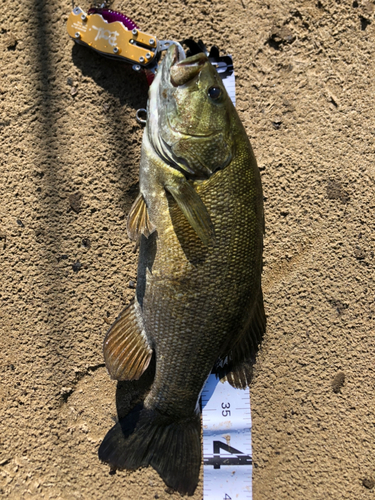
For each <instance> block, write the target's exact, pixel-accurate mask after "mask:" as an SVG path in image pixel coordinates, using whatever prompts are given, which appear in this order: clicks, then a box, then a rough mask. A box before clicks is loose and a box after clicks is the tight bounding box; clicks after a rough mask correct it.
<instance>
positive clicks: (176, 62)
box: [169, 45, 208, 87]
mask: <svg viewBox="0 0 375 500" xmlns="http://www.w3.org/2000/svg"><path fill="white" fill-rule="evenodd" d="M207 62H208V57H207V56H206V54H204V53H203V52H200V53H198V54H195V55H193V56H190V57H187V58H184V57H183V55H182V54H181V51H179V50H178V47H177V46H176V45H174V46H173V48H172V49H171V65H170V68H169V78H170V83H171V84H172V85H173V87H180V86H182V85H186V84H187V83H189V82H191V81H192V80H194V79H195V78H196V77H197V76H198V75H199V73H200V72H201V71H202V69H203V67H204V65H205V64H206V63H207Z"/></svg>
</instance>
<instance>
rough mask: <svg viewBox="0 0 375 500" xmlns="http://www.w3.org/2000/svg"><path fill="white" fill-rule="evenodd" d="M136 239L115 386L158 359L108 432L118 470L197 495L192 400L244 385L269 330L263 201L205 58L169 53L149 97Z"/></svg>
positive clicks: (117, 340)
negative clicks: (215, 387) (219, 380)
mask: <svg viewBox="0 0 375 500" xmlns="http://www.w3.org/2000/svg"><path fill="white" fill-rule="evenodd" d="M127 228H128V234H129V236H130V237H131V238H132V239H134V240H136V241H137V242H139V244H140V251H139V264H138V278H137V289H136V297H135V300H134V302H133V303H132V304H131V305H130V306H128V307H127V308H126V309H125V310H124V311H123V312H122V313H121V314H120V316H119V317H118V318H117V320H116V321H115V323H114V324H113V325H112V327H111V328H110V330H109V332H108V333H107V335H106V338H105V341H104V358H105V362H106V366H107V369H108V371H109V373H110V375H111V377H112V378H113V379H115V380H136V379H139V378H140V377H141V376H142V374H143V373H144V372H145V371H146V370H147V368H148V367H149V364H150V361H151V358H152V357H153V356H154V359H155V363H156V365H155V366H156V367H155V377H154V380H153V383H152V385H151V387H150V390H149V392H148V394H147V396H146V398H145V399H144V401H143V403H142V404H140V405H137V406H136V407H135V408H134V409H133V410H132V411H131V412H130V413H129V414H128V416H126V417H125V418H123V419H121V420H120V421H119V422H118V423H117V424H116V425H115V426H114V427H113V428H112V429H111V430H110V431H109V432H108V434H107V435H106V437H105V438H104V441H103V442H102V444H101V446H100V449H99V458H100V459H101V460H102V461H104V462H107V463H109V464H110V465H111V467H113V468H118V469H124V468H126V469H136V468H138V467H140V466H147V465H152V466H153V467H154V468H155V469H156V470H157V471H158V473H159V474H160V475H161V477H162V478H163V479H164V481H165V482H166V484H167V485H168V486H171V487H172V488H174V489H175V490H178V491H179V492H180V493H182V494H189V495H191V494H193V492H194V490H195V488H196V486H197V483H198V477H199V469H200V465H201V441H200V432H201V431H200V429H201V421H200V412H199V397H200V394H201V391H202V389H203V386H204V384H205V381H206V380H207V377H208V375H209V374H210V372H211V371H212V370H213V369H214V370H216V372H218V373H219V374H220V375H221V376H226V378H227V380H228V381H229V383H230V384H232V385H233V386H234V387H238V388H244V387H246V386H247V385H248V384H249V382H250V378H251V373H252V365H253V363H254V356H255V353H256V351H257V349H258V345H259V343H260V341H261V339H262V335H263V333H264V331H265V324H266V321H265V314H264V307H263V297H262V290H261V270H262V249H263V231H264V218H263V198H262V188H261V180H260V174H259V170H258V167H257V164H256V160H255V157H254V154H253V151H252V148H251V145H250V142H249V139H248V138H247V135H246V132H245V130H244V128H243V126H242V124H241V122H240V120H239V118H238V115H237V112H236V110H235V108H234V106H233V104H232V102H231V100H230V98H229V97H228V95H227V92H226V90H225V87H224V85H223V83H222V81H221V78H220V76H219V75H218V73H217V71H216V70H215V68H214V67H213V66H212V65H211V63H210V62H209V60H208V58H207V57H206V55H204V54H203V53H201V54H197V55H194V56H191V57H188V58H184V56H183V55H182V54H181V52H180V51H179V50H178V48H177V47H176V46H175V45H173V46H171V47H170V48H169V49H168V51H167V54H166V55H165V57H164V59H163V61H162V63H161V65H160V67H159V70H158V73H157V76H156V78H155V80H154V82H153V83H152V85H151V87H150V91H149V102H148V115H147V124H146V128H145V131H144V136H143V143H142V156H141V164H140V194H139V196H138V197H137V199H136V201H135V202H134V204H133V207H132V208H131V210H130V213H129V216H128V224H127Z"/></svg>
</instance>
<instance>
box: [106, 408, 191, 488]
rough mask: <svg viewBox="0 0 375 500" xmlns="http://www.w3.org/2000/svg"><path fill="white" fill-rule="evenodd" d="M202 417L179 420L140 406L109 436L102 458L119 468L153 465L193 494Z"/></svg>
mask: <svg viewBox="0 0 375 500" xmlns="http://www.w3.org/2000/svg"><path fill="white" fill-rule="evenodd" d="M200 426H201V422H200V417H199V415H198V414H194V415H193V416H192V417H191V418H189V419H185V420H180V421H175V420H172V419H171V418H170V417H166V416H164V415H162V414H160V413H158V411H157V410H147V409H145V408H143V406H142V405H138V406H137V407H136V408H134V410H133V411H132V412H131V413H130V414H129V415H128V416H127V417H125V418H123V419H121V420H120V421H119V422H118V423H117V424H116V425H115V426H114V427H112V429H111V430H110V431H109V432H108V433H107V435H106V437H105V438H104V440H103V442H102V444H101V445H100V448H99V458H100V460H102V461H103V462H107V463H108V464H110V465H111V466H112V467H113V468H115V469H137V468H138V467H142V466H147V465H151V466H152V467H153V468H154V469H155V470H156V471H157V472H158V473H159V474H160V476H161V477H162V479H163V480H164V481H165V483H166V484H167V485H168V486H170V487H171V488H173V489H175V490H177V491H179V492H180V493H181V494H188V495H192V494H193V493H194V490H195V488H196V486H197V484H198V478H199V469H200V465H201V442H200Z"/></svg>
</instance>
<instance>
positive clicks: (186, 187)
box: [165, 179, 215, 246]
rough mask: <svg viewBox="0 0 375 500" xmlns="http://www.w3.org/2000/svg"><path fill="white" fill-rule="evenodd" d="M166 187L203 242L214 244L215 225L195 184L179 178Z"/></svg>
mask: <svg viewBox="0 0 375 500" xmlns="http://www.w3.org/2000/svg"><path fill="white" fill-rule="evenodd" d="M165 189H166V190H167V191H168V192H169V193H171V195H172V196H173V198H174V199H175V201H176V202H177V204H178V206H179V207H180V209H181V210H182V212H183V214H184V215H185V217H186V218H187V220H188V221H189V224H190V225H191V227H192V228H193V229H194V231H195V232H196V233H197V235H198V236H199V238H200V239H201V240H202V242H203V243H204V244H205V245H206V246H209V245H212V244H213V243H214V242H215V231H214V227H213V224H212V221H211V218H210V215H209V213H208V212H207V209H206V207H205V206H204V203H203V201H202V200H201V199H200V197H199V195H198V193H197V192H196V191H195V190H194V188H193V186H191V185H190V184H189V183H188V182H187V181H186V180H185V179H178V182H176V183H175V184H172V183H170V184H167V185H166V186H165Z"/></svg>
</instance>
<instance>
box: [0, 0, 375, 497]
mask: <svg viewBox="0 0 375 500" xmlns="http://www.w3.org/2000/svg"><path fill="white" fill-rule="evenodd" d="M79 5H80V6H81V7H82V8H84V9H87V8H88V3H87V2H86V1H84V2H82V4H79ZM113 6H114V8H117V9H118V10H122V11H123V12H125V13H126V14H128V15H129V16H130V17H132V18H133V19H134V20H135V21H137V22H138V24H139V25H140V27H142V28H143V29H144V30H145V31H148V32H150V33H154V34H155V35H157V36H158V37H159V38H160V39H163V38H164V39H168V38H174V39H177V40H181V39H184V38H186V37H189V36H191V35H193V36H194V37H195V38H197V39H198V38H202V39H203V40H204V41H205V42H206V44H207V45H208V46H210V45H212V44H217V45H218V46H219V47H220V48H221V49H222V50H223V51H226V52H228V53H231V54H233V56H234V61H235V67H236V73H237V107H238V111H239V114H240V116H241V118H242V120H243V122H244V124H245V126H246V129H247V132H248V134H249V137H250V139H251V142H252V144H253V147H254V150H255V153H256V156H257V158H258V162H259V167H260V169H261V173H262V179H263V187H264V196H265V210H266V239H265V250H264V259H265V267H264V277H263V283H264V295H265V303H266V311H267V316H268V328H267V333H266V336H265V341H264V343H263V347H262V350H261V352H260V354H259V356H258V361H257V365H256V373H255V378H254V381H253V383H252V386H251V404H252V415H253V454H254V462H255V468H254V499H255V500H271V499H273V500H274V499H276V500H278V499H286V498H288V499H293V500H301V499H309V500H316V499H319V500H325V499H334V500H341V499H353V500H360V499H371V498H375V497H374V495H375V487H374V484H375V483H374V480H375V458H374V457H375V416H374V407H375V404H374V389H375V371H374V350H375V340H374V315H375V304H374V277H375V276H374V274H375V273H374V262H375V261H374V252H375V227H374V226H375V222H374V220H375V219H374V216H375V214H374V209H375V199H374V187H375V186H374V184H375V167H374V139H375V119H374V105H375V98H374V96H375V85H374V80H375V69H374V68H375V63H374V60H375V46H374V40H375V36H374V35H375V15H374V7H375V5H374V1H372V2H366V1H363V0H358V1H346V0H341V1H340V0H336V1H333V0H321V1H313V0H305V1H303V0H299V1H298V0H292V1H290V2H282V1H281V0H269V1H266V0H265V1H256V2H250V1H249V0H243V1H240V0H233V1H229V0H226V1H224V2H219V1H218V0H211V1H208V0H199V1H197V0H181V1H178V0H174V1H170V2H166V1H160V0H159V1H158V2H151V1H149V0H145V1H143V2H136V1H134V0H131V1H128V2H125V1H117V2H115V3H114V5H113ZM70 10H71V3H70V2H69V1H67V0H63V1H61V2H57V1H56V0H51V1H48V2H47V1H45V2H43V1H38V0H34V1H28V0H22V1H21V0H13V1H12V2H5V3H3V4H2V9H1V10H0V50H1V74H0V131H1V150H0V165H1V185H0V193H1V194H0V196H1V197H0V200H1V205H0V231H1V232H0V238H1V239H0V274H1V309H0V327H1V336H0V352H1V359H0V372H1V379H0V384H1V385H0V401H1V403H0V404H1V406H0V494H1V495H2V496H3V497H4V498H11V499H21V498H22V499H24V498H25V499H28V498H51V499H52V498H54V499H76V498H77V499H95V498H98V499H101V498H110V499H122V500H128V499H129V500H130V499H131V500H134V499H138V498H139V499H154V498H155V499H158V498H159V499H171V498H179V497H180V495H179V494H177V493H171V492H170V491H169V490H168V489H167V488H166V486H165V485H164V483H163V482H162V481H161V479H160V478H159V476H158V475H157V474H156V473H155V472H154V471H153V470H152V469H147V470H145V469H143V470H138V471H135V472H118V473H117V474H114V475H111V474H109V468H108V466H106V465H103V464H101V463H99V461H98V458H97V449H98V446H99V444H100V442H101V439H102V438H103V437H104V435H105V433H106V432H107V430H108V429H109V428H110V427H111V426H112V424H113V419H114V418H115V417H116V415H117V411H116V384H115V383H114V382H111V381H110V380H109V377H108V375H107V373H106V370H105V368H104V365H103V359H102V351H101V346H102V340H103V336H104V334H105V332H106V330H107V328H108V324H109V323H111V322H112V321H113V320H114V319H115V317H116V316H117V314H118V313H119V311H120V310H121V309H122V308H123V306H124V305H125V304H127V303H128V302H129V300H130V299H131V298H132V296H133V295H134V289H133V282H135V281H136V259H137V256H136V255H135V254H133V253H132V249H133V244H132V243H131V242H130V241H129V240H128V237H127V235H126V231H125V222H126V216H127V213H128V211H129V208H130V206H131V204H132V202H133V200H134V199H135V196H136V194H137V190H138V184H137V180H138V167H139V158H140V145H141V138H142V128H141V127H140V126H139V125H138V124H137V123H136V121H135V111H136V110H137V109H138V108H141V107H144V106H145V104H146V99H147V85H146V82H145V80H144V78H142V77H141V76H140V75H137V74H136V73H134V72H133V71H132V70H131V69H130V67H128V66H126V65H121V64H120V63H116V62H113V61H109V60H106V59H104V58H102V57H100V56H99V55H97V54H95V53H93V52H90V51H89V50H88V49H86V48H83V47H79V46H75V45H74V44H73V42H72V41H71V40H70V39H69V37H68V35H67V33H66V20H67V15H68V14H69V12H70ZM138 389H139V388H138V387H136V386H135V384H128V385H127V386H126V385H125V386H124V387H122V389H121V390H120V391H119V392H118V394H119V395H120V396H121V397H120V396H118V398H117V399H118V406H119V409H120V412H121V411H126V409H127V407H128V406H129V405H130V404H131V398H132V397H133V396H132V394H134V393H135V392H136V391H138ZM121 409H122V410H121ZM193 498H194V499H197V500H198V499H201V498H202V481H200V483H199V485H198V488H197V490H196V493H195V495H194V497H193Z"/></svg>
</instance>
